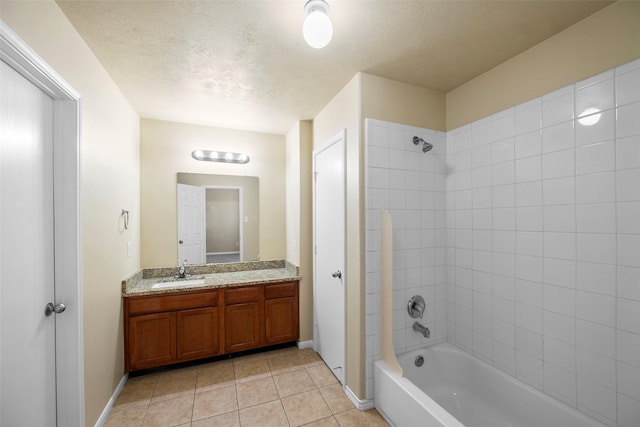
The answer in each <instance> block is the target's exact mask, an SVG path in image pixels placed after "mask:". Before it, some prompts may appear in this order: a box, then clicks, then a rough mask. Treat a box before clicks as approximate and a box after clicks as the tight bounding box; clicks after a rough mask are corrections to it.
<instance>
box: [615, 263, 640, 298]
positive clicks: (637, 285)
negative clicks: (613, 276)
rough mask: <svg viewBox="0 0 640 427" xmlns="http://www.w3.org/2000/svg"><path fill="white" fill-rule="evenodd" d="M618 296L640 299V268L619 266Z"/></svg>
mask: <svg viewBox="0 0 640 427" xmlns="http://www.w3.org/2000/svg"><path fill="white" fill-rule="evenodd" d="M617 273H618V274H617V281H618V282H617V283H618V297H620V298H627V299H632V300H634V301H640V268H633V267H623V266H618V269H617Z"/></svg>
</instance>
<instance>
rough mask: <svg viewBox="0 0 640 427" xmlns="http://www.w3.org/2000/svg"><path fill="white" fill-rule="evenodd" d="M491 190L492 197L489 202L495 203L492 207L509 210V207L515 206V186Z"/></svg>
mask: <svg viewBox="0 0 640 427" xmlns="http://www.w3.org/2000/svg"><path fill="white" fill-rule="evenodd" d="M491 190H492V197H490V198H489V200H490V201H491V200H492V201H493V203H492V206H493V207H494V208H508V207H513V206H515V202H516V195H515V185H514V184H507V185H498V186H494V187H493V188H492V189H491ZM482 207H491V206H482Z"/></svg>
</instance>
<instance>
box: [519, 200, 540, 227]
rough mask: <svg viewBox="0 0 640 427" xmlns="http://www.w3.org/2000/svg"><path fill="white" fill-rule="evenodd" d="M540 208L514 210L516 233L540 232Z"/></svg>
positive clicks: (528, 207) (529, 207) (531, 207)
mask: <svg viewBox="0 0 640 427" xmlns="http://www.w3.org/2000/svg"><path fill="white" fill-rule="evenodd" d="M542 213H543V208H542V206H527V207H521V208H516V229H517V230H518V231H542V225H543V216H542Z"/></svg>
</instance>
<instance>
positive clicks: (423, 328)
mask: <svg viewBox="0 0 640 427" xmlns="http://www.w3.org/2000/svg"><path fill="white" fill-rule="evenodd" d="M413 330H414V331H416V332H420V333H421V334H422V335H424V337H425V338H429V336H431V331H429V328H427V327H426V326H424V325H423V324H421V323H420V322H415V323H414V324H413Z"/></svg>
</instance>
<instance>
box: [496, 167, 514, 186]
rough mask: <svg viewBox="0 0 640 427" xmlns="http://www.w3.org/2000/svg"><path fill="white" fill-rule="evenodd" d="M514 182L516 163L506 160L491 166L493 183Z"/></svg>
mask: <svg viewBox="0 0 640 427" xmlns="http://www.w3.org/2000/svg"><path fill="white" fill-rule="evenodd" d="M513 182H514V163H513V162H504V163H498V164H494V165H493V166H492V167H491V183H492V185H505V184H513Z"/></svg>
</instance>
